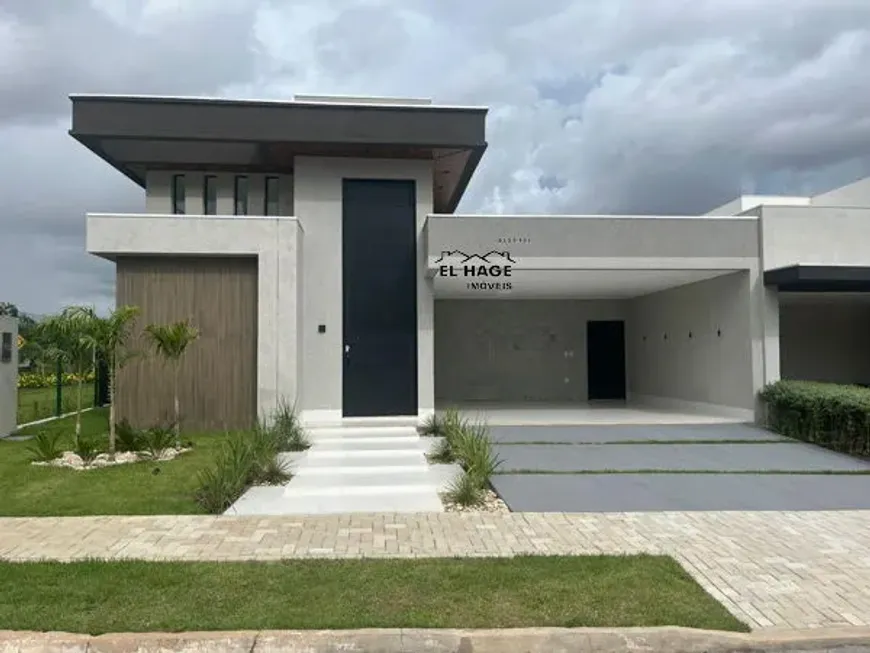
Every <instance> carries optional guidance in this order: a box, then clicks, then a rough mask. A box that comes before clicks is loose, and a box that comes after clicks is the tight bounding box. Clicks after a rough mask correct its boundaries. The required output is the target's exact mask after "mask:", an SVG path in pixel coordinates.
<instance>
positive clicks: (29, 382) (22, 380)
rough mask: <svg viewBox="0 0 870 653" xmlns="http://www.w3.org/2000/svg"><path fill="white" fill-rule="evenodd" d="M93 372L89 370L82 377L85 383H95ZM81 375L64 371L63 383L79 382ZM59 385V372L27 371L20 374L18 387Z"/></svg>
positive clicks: (50, 386)
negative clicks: (38, 372) (40, 372)
mask: <svg viewBox="0 0 870 653" xmlns="http://www.w3.org/2000/svg"><path fill="white" fill-rule="evenodd" d="M95 378H96V377H95V375H94V373H93V372H88V373H87V374H85V375H84V376H83V377H82V381H84V382H85V383H93V382H94V379H95ZM78 381H79V375H77V374H70V373H64V374H62V375H61V384H62V385H74V384H76V383H78ZM55 385H57V374H35V373H33V372H25V373H24V374H19V375H18V387H19V388H20V389H26V388H53V387H54V386H55Z"/></svg>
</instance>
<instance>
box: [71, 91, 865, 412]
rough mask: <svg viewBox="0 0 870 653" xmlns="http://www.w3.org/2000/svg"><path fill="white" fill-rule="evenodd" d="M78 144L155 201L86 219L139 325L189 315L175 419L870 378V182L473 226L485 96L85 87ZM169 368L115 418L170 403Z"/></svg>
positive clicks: (128, 372) (739, 394)
mask: <svg viewBox="0 0 870 653" xmlns="http://www.w3.org/2000/svg"><path fill="white" fill-rule="evenodd" d="M72 104H73V109H72V129H71V131H70V133H71V135H72V136H73V137H74V138H75V139H77V140H78V141H79V142H81V143H82V144H83V145H85V146H86V147H88V148H89V149H90V150H91V151H92V152H94V153H95V154H96V155H97V156H99V157H101V158H103V159H104V160H105V161H106V162H108V163H109V164H110V165H112V166H113V167H115V168H116V169H117V170H118V171H120V172H121V173H123V174H124V175H126V176H127V177H129V178H130V179H131V180H132V181H133V182H134V183H136V184H138V185H139V186H141V187H142V188H143V189H144V191H145V204H144V208H143V210H142V212H141V213H135V214H105V213H90V214H88V215H87V249H88V251H89V252H91V253H93V254H95V255H97V256H101V257H103V258H106V259H109V260H111V261H114V263H115V266H116V270H117V302H118V304H135V305H137V306H139V307H140V308H141V310H142V318H141V321H142V323H143V324H144V323H148V322H155V321H170V320H177V319H185V318H189V319H191V320H192V321H193V323H194V324H195V325H196V326H198V327H199V328H200V329H201V331H202V338H201V339H200V341H199V342H197V343H196V345H195V346H194V347H193V348H192V350H191V351H190V352H189V355H188V356H187V357H186V359H185V361H184V369H183V390H182V394H183V405H184V407H185V409H186V419H187V421H188V422H190V423H194V424H196V425H197V426H202V427H221V426H226V427H235V426H241V425H246V424H250V423H251V422H252V421H253V420H254V419H255V418H256V417H257V415H258V414H263V413H268V412H269V411H271V410H272V409H273V408H274V406H275V405H276V403H277V402H278V401H279V400H281V399H282V398H283V399H285V400H288V401H290V402H295V403H296V405H297V407H298V408H299V409H300V410H301V414H302V417H303V419H304V420H305V421H306V422H307V423H309V424H340V423H342V422H343V420H345V421H350V420H349V419H348V418H370V417H397V418H409V419H418V418H421V417H423V416H425V415H427V414H429V413H431V412H432V411H433V410H435V409H436V408H440V407H443V406H446V405H453V404H457V405H479V406H496V407H497V406H504V407H529V408H533V407H535V406H542V407H543V406H554V405H559V406H585V405H587V402H590V401H593V402H594V401H595V400H617V401H619V400H628V401H629V402H643V403H644V404H646V405H650V406H661V407H663V408H667V409H668V410H676V411H687V412H693V411H701V412H705V413H710V414H715V415H722V416H725V417H729V418H734V419H741V420H742V419H750V420H751V419H753V418H755V417H756V413H757V410H758V409H757V401H756V394H757V391H758V390H759V389H760V388H761V387H762V386H763V385H764V384H766V383H768V382H771V381H774V380H777V379H779V378H780V377H788V378H805V379H818V380H826V381H838V382H853V383H870V344H868V343H870V339H868V338H867V333H868V331H867V329H868V326H870V302H868V301H867V299H868V298H870V293H868V292H867V291H868V290H870V180H864V181H860V182H857V183H855V184H852V185H850V186H846V187H844V188H841V189H838V190H834V191H831V192H829V193H825V194H822V195H818V196H816V197H804V198H794V197H787V198H783V197H759V196H753V197H742V198H740V199H738V200H735V201H734V202H731V203H729V204H727V205H725V206H723V207H720V208H719V209H716V210H714V211H711V212H710V213H709V214H707V215H704V216H674V215H671V216H632V215H599V216H589V215H581V216H573V215H458V214H455V213H454V212H455V210H456V208H457V205H458V204H459V201H460V199H461V198H462V196H463V193H464V191H465V189H466V186H467V185H468V183H469V181H470V179H471V178H472V175H473V174H474V172H475V169H476V168H477V166H478V163H479V162H480V160H481V157H482V155H483V153H484V150H485V149H486V147H487V142H486V133H485V121H486V113H487V111H486V109H485V108H480V107H455V106H439V105H435V104H432V103H431V102H429V101H425V100H408V99H371V98H333V97H313V96H304V97H300V96H297V97H296V98H295V99H294V100H293V101H287V102H272V101H268V102H267V101H230V100H214V99H195V98H171V97H139V96H123V97H120V96H102V95H75V96H73V97H72ZM164 375H165V371H164V370H163V368H162V367H161V363H160V362H159V361H156V360H142V361H137V362H134V363H132V364H130V365H129V366H128V367H127V368H125V370H124V371H123V374H122V378H121V379H120V380H119V387H118V403H119V411H120V414H121V415H122V416H127V417H129V418H130V419H131V420H133V421H139V422H153V421H156V420H159V419H160V418H161V417H162V414H161V413H160V411H162V410H163V409H164V407H165V406H169V405H171V400H169V398H168V397H167V396H166V393H168V392H170V388H169V386H170V384H168V383H166V380H165V376H164Z"/></svg>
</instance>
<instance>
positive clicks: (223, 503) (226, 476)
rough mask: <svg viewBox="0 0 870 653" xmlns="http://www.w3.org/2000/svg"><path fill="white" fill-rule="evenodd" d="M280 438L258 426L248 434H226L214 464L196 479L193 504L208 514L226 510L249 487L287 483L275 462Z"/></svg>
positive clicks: (287, 477)
mask: <svg viewBox="0 0 870 653" xmlns="http://www.w3.org/2000/svg"><path fill="white" fill-rule="evenodd" d="M279 445H280V436H279V434H278V431H277V430H276V429H274V428H264V427H263V426H262V425H260V426H258V427H257V428H255V429H254V430H253V431H250V432H240V433H231V434H228V435H227V437H226V439H225V440H224V442H223V445H222V446H221V448H220V449H219V450H218V453H217V455H216V457H215V461H214V464H213V465H212V466H211V467H208V468H206V469H204V470H202V471H201V472H200V473H199V476H198V488H197V491H196V501H197V503H199V504H200V505H201V506H202V507H203V508H204V509H205V510H207V511H208V512H210V513H212V514H220V513H222V512H224V511H225V510H226V509H227V508H229V507H230V506H231V505H232V504H233V503H234V502H235V501H236V499H238V498H239V497H240V496H241V495H242V493H243V492H244V491H245V490H246V489H247V488H248V487H250V486H251V485H255V484H265V485H279V484H282V483H285V482H287V481H289V480H290V478H291V476H290V474H289V473H288V471H287V469H286V466H285V465H284V463H283V462H282V461H281V460H280V459H279V458H278V453H279V451H280V449H279Z"/></svg>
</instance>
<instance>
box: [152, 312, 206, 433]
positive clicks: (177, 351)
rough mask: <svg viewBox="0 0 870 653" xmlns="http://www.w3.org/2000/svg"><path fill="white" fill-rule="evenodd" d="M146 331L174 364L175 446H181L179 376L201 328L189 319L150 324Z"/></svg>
mask: <svg viewBox="0 0 870 653" xmlns="http://www.w3.org/2000/svg"><path fill="white" fill-rule="evenodd" d="M145 333H146V334H148V338H149V339H150V340H151V343H152V344H153V345H154V348H155V349H156V350H157V353H158V354H159V355H160V356H161V357H162V358H163V360H164V361H165V362H166V363H168V364H170V365H172V368H173V369H172V374H173V394H174V399H175V402H174V406H175V446H176V448H177V447H180V446H181V410H180V405H179V401H178V377H179V373H180V371H181V357H182V356H184V352H185V351H187V347H188V346H189V345H190V344H191V343H192V342H193V341H194V340H196V339H197V338H199V329H197V328H196V327H194V326H191V324H190V322H189V321H188V320H183V321H181V322H174V323H173V324H149V325H148V326H147V327H145Z"/></svg>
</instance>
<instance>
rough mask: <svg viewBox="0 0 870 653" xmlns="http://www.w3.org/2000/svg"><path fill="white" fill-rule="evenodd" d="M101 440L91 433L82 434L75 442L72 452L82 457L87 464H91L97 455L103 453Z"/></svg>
mask: <svg viewBox="0 0 870 653" xmlns="http://www.w3.org/2000/svg"><path fill="white" fill-rule="evenodd" d="M100 449H101V447H100V443H99V440H98V439H97V438H95V437H93V436H90V435H80V436H79V437H78V438H77V439H76V441H75V442H74V443H73V448H72V452H73V453H74V454H75V455H77V456H78V457H79V458H81V459H82V463H84V465H85V466H87V465H90V464H91V463H92V462H94V460H96V458H97V456H99V455H100V453H102V452H101V451H100Z"/></svg>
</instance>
